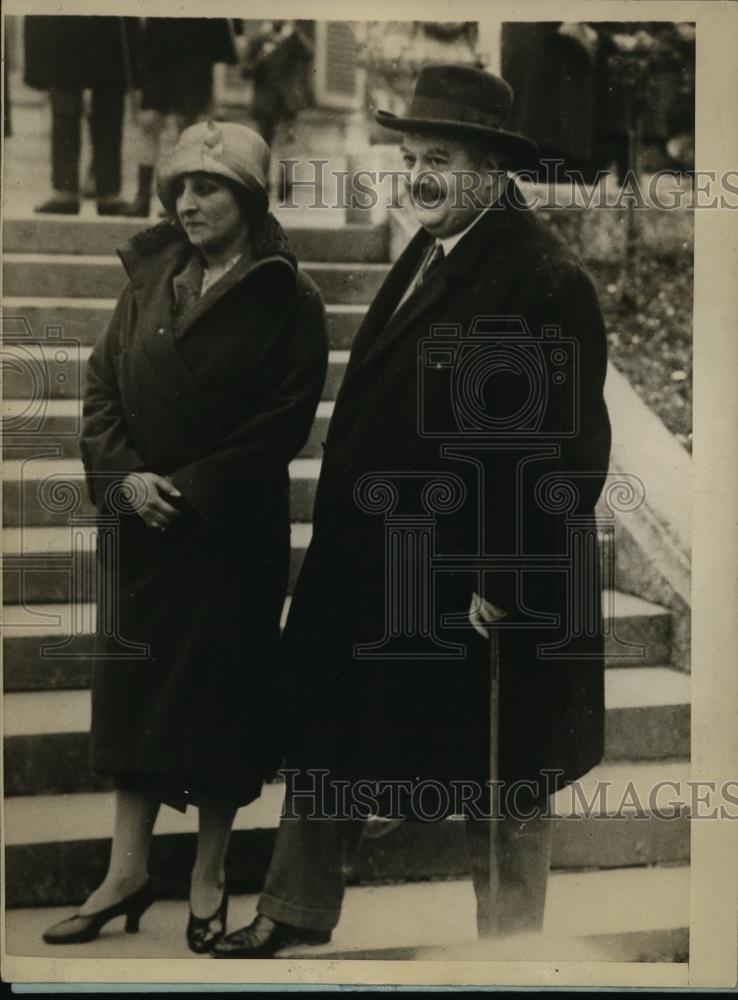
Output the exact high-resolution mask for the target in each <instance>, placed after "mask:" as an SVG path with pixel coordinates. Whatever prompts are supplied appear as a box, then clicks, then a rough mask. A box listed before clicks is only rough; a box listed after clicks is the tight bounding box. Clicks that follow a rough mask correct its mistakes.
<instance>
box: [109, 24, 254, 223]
mask: <svg viewBox="0 0 738 1000" xmlns="http://www.w3.org/2000/svg"><path fill="white" fill-rule="evenodd" d="M235 62H236V50H235V46H234V41H233V28H232V27H231V25H230V22H229V21H228V20H227V19H226V18H222V17H183V18H172V17H147V18H145V19H144V23H143V27H142V38H141V58H140V74H139V75H140V80H141V106H140V110H139V114H138V126H139V130H140V138H139V141H140V154H139V166H138V188H137V192H136V196H135V199H134V201H133V203H132V204H131V206H130V208H129V210H128V212H127V214H128V215H131V216H140V217H148V215H149V212H150V210H151V193H152V188H153V183H154V169H155V167H156V163H157V159H158V157H159V155H160V142H161V136H162V132H163V130H164V125H165V123H166V119H167V116H168V115H171V116H172V117H173V119H174V122H175V127H176V130H177V133H178V134H179V133H180V132H181V131H182V130H183V129H184V128H186V127H187V126H189V125H193V124H194V123H195V122H197V121H199V120H201V119H202V118H204V117H205V116H206V115H207V114H208V112H209V111H210V108H211V104H212V99H213V67H214V66H215V65H216V63H231V64H232V63H235ZM267 144H269V143H267Z"/></svg>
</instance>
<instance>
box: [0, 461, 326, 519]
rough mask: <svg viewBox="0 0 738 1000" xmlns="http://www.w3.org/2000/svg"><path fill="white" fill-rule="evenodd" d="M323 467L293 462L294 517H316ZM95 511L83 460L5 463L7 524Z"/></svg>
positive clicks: (306, 462)
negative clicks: (317, 487)
mask: <svg viewBox="0 0 738 1000" xmlns="http://www.w3.org/2000/svg"><path fill="white" fill-rule="evenodd" d="M319 471H320V460H319V459H317V458H298V459H295V461H293V462H292V463H291V464H290V475H291V479H292V501H291V502H292V517H293V519H294V520H296V521H310V519H311V517H312V511H313V501H314V499H315V487H316V485H317V481H318V473H319ZM93 513H94V510H93V507H92V505H91V503H90V502H89V499H88V497H87V491H86V487H85V484H84V476H83V469H82V463H81V461H72V460H70V459H47V458H34V459H29V460H26V461H21V460H10V461H6V462H5V463H4V480H3V525H5V526H7V527H18V526H20V525H23V526H24V527H50V526H53V525H57V526H63V525H65V524H69V521H70V517H71V516H72V515H74V516H88V515H91V514H93Z"/></svg>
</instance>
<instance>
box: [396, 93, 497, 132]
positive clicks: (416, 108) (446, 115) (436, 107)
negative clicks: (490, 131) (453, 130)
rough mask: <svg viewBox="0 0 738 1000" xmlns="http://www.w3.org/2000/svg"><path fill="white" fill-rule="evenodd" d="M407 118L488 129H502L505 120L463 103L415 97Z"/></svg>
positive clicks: (439, 98)
mask: <svg viewBox="0 0 738 1000" xmlns="http://www.w3.org/2000/svg"><path fill="white" fill-rule="evenodd" d="M405 117H407V118H428V119H434V118H435V119H440V120H444V121H456V122H458V123H459V125H485V126H486V127H487V128H502V127H503V125H504V124H505V122H504V120H503V119H502V118H500V117H499V116H498V115H493V114H490V113H489V112H486V111H482V110H481V109H479V108H474V107H470V105H468V104H462V103H461V101H448V100H446V98H444V97H421V96H417V95H416V96H415V97H413V99H412V101H411V102H410V107H409V109H408V111H407V112H406V115H405Z"/></svg>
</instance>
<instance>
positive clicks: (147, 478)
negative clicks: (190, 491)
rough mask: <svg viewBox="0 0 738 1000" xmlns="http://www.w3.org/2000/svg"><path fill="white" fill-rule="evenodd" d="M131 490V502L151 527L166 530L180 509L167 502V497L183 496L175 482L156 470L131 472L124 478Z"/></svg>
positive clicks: (124, 482) (127, 487)
mask: <svg viewBox="0 0 738 1000" xmlns="http://www.w3.org/2000/svg"><path fill="white" fill-rule="evenodd" d="M123 486H124V487H125V488H126V489H127V490H129V491H130V497H131V500H130V504H131V507H132V508H133V510H135V512H136V513H137V514H138V516H139V517H141V518H142V519H143V521H144V523H145V524H147V525H148V526H149V528H157V529H158V530H159V531H166V530H167V528H168V527H169V525H170V524H171V523H172V521H173V520H174V519H175V518H176V517H178V516H179V514H180V511H179V510H177V509H176V508H175V507H172V505H171V504H169V503H167V501H166V500H165V499H164V498H165V497H167V496H169V497H181V496H182V494H181V493H180V492H179V490H178V489H177V487H176V486H175V485H174V483H173V482H172V481H171V480H169V479H167V478H166V477H165V476H157V474H156V473H155V472H131V473H130V475H128V476H126V478H125V479H124V480H123Z"/></svg>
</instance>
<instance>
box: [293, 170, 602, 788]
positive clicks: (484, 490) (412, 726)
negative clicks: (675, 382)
mask: <svg viewBox="0 0 738 1000" xmlns="http://www.w3.org/2000/svg"><path fill="white" fill-rule="evenodd" d="M430 240H431V237H430V236H429V235H428V234H426V233H425V232H424V231H422V230H421V231H420V232H418V233H417V235H416V236H415V237H414V238H413V239H412V240H411V242H410V244H409V245H408V247H407V249H406V250H405V252H404V253H403V254H402V256H401V257H400V258H399V260H398V261H397V262H396V264H395V265H394V267H393V268H392V270H391V272H390V274H389V275H388V277H387V279H386V281H385V282H384V284H383V285H382V287H381V289H380V290H379V292H378V293H377V296H376V298H375V300H374V302H373V303H372V305H371V307H370V309H369V310H368V312H367V315H366V317H365V319H364V322H363V323H362V325H361V327H360V329H359V331H358V332H357V335H356V338H355V341H354V345H353V349H352V351H351V356H350V360H349V364H348V367H347V371H346V375H345V378H344V382H343V385H342V387H341V391H340V393H339V396H338V398H337V400H336V406H335V411H334V415H333V418H332V421H331V424H330V428H329V431H328V435H327V439H326V441H325V455H324V463H323V468H322V472H321V476H320V482H319V485H318V492H317V498H316V505H315V512H314V519H313V524H314V528H313V539H312V543H311V545H310V548H309V550H308V553H307V556H306V559H305V563H304V565H303V569H302V572H301V574H300V577H299V580H298V583H297V587H296V591H295V594H294V597H293V601H292V607H291V611H290V615H289V619H288V622H287V627H286V632H285V642H284V649H285V653H286V659H287V661H288V676H289V677H290V684H291V686H292V687H293V689H295V690H296V691H298V692H299V693H298V697H297V700H296V704H297V705H298V706H299V709H298V711H297V712H296V714H295V715H294V716H293V719H292V726H293V731H292V747H291V760H292V761H293V762H295V763H296V764H297V765H299V766H308V765H309V766H326V767H328V768H329V769H332V770H334V771H336V772H338V773H340V774H342V775H348V776H349V777H352V778H358V777H370V776H373V777H376V778H382V777H395V778H397V777H407V776H412V777H413V778H417V777H419V776H426V777H429V778H433V779H434V780H435V779H437V780H440V781H443V782H448V781H452V780H466V779H470V780H483V779H484V775H485V774H486V764H487V761H488V759H489V738H490V732H489V698H488V693H487V692H488V661H487V655H488V649H487V645H486V643H485V641H484V640H482V639H480V638H478V637H477V635H476V633H474V632H473V631H470V630H469V628H468V623H467V627H464V622H465V620H466V611H467V609H468V607H469V601H470V597H471V594H472V592H473V591H474V590H478V591H482V592H483V593H484V595H485V596H486V597H487V598H488V599H489V600H490V601H492V602H493V603H494V604H496V605H498V606H499V607H501V608H504V609H506V610H507V611H508V612H509V617H508V619H506V624H505V627H504V628H503V629H502V630H501V632H500V645H501V653H502V668H501V680H500V698H501V720H500V732H499V740H500V746H499V753H500V769H501V776H502V777H503V778H504V779H505V780H506V781H508V782H514V781H518V780H536V778H537V777H540V773H541V770H542V769H546V770H548V769H554V770H556V769H558V770H559V771H560V775H559V777H558V778H557V779H556V781H555V782H554V784H555V785H556V787H558V785H560V784H561V783H563V782H565V781H569V780H573V779H575V778H577V777H579V776H580V775H581V774H583V773H584V772H585V771H587V770H588V769H589V768H591V767H592V766H593V765H594V764H595V763H597V762H598V761H599V759H600V758H601V756H602V752H603V720H604V706H603V656H602V647H603V644H602V632H601V623H600V608H599V577H598V567H597V563H596V559H594V560H592V559H590V560H589V563H588V564H587V567H586V569H585V571H583V573H580V572H579V571H578V570H577V571H573V572H572V571H569V572H567V570H566V568H565V566H562V564H561V563H562V556H564V555H565V554H566V552H567V551H568V549H569V547H570V545H571V542H570V537H569V536H570V529H571V525H572V524H573V523H576V525H577V526H578V527H579V528H580V529H581V530H582V531H583V533H584V537H586V539H587V540H586V542H585V544H586V545H588V546H590V547H591V546H592V544H593V535H592V532H593V531H594V514H593V511H594V505H595V502H596V500H597V497H598V495H599V493H600V490H601V488H602V485H603V482H604V476H605V473H606V470H607V464H608V456H609V448H610V428H609V422H608V417H607V412H606V409H605V404H604V401H603V394H602V392H603V383H604V378H605V371H606V341H605V332H604V327H603V322H602V317H601V313H600V310H599V306H598V303H597V297H596V294H595V291H594V288H593V285H592V283H591V281H590V279H589V277H588V276H587V274H586V273H585V271H584V270H583V268H582V266H581V265H580V263H579V262H578V261H577V260H576V259H575V258H574V257H573V255H572V254H571V253H570V252H569V250H568V248H567V247H566V246H565V245H564V244H563V243H562V242H561V241H560V240H559V238H558V237H557V236H555V235H554V234H553V233H551V232H550V231H548V230H547V229H546V228H545V226H544V225H543V224H542V223H541V222H540V220H539V219H538V218H537V217H536V216H535V215H534V214H533V213H532V212H530V211H529V210H527V209H526V208H525V207H523V199H522V196H521V194H520V192H519V190H518V189H517V188H516V187H515V186H514V183H513V182H512V181H511V182H510V184H509V186H508V189H507V191H506V192H505V194H504V196H503V198H502V199H501V200H500V202H499V203H498V204H497V206H495V207H493V208H492V209H490V210H489V211H488V213H487V215H486V217H485V218H483V219H481V220H479V222H478V223H477V224H476V225H475V226H474V227H473V228H472V229H471V230H470V231H469V233H468V234H466V235H465V237H464V238H463V239H462V240H461V241H460V242H459V243H458V244H457V245H456V247H454V249H453V251H452V252H451V253H450V254H449V255H448V257H447V258H446V259H445V261H444V262H443V263H442V264H441V265H440V266H439V267H438V268H437V269H436V270H435V271H434V273H433V276H432V277H431V278H430V279H429V280H428V281H427V282H425V283H424V284H423V285H422V286H421V287H420V288H419V289H417V290H416V291H414V292H413V293H412V295H411V296H410V297H409V298H408V299H407V300H406V301H405V302H403V303H402V304H401V305H400V306H399V308H396V306H397V303H398V302H399V301H400V300H401V298H402V295H403V292H404V290H405V288H406V286H407V283H408V281H409V280H410V279H411V277H412V275H413V274H414V272H415V270H416V268H417V266H418V263H419V261H420V260H421V259H422V256H423V255H424V254H425V253H426V252H427V249H428V246H429V243H430ZM501 317H502V319H500V318H501ZM525 324H527V327H528V331H527V332H525ZM501 328H502V332H503V334H504V335H500V329H501ZM516 330H517V332H516ZM485 331H486V332H485ZM521 331H522V332H521ZM480 414H481V416H480ZM564 473H566V475H564ZM367 476H370V477H372V476H373V477H374V478H373V479H372V480H369V481H368V480H367V479H366V478H365V477H367ZM434 482H435V484H436V485H435V486H434V485H433V483H434ZM480 483H481V484H482V485H481V486H480ZM426 487H427V489H426ZM459 495H461V496H462V499H461V500H460V499H459ZM423 515H425V522H424V523H425V527H423ZM402 516H407V517H410V518H414V519H415V523H416V525H417V527H416V529H414V530H415V536H416V540H415V541H413V540H412V539H411V538H410V535H412V532H411V531H406V532H405V534H404V535H403V534H402V530H403V525H402V523H401V522H400V521H399V520H397V519H398V518H400V517H402ZM572 518H574V519H576V521H575V522H573V521H572ZM393 519H394V523H393V524H391V522H393ZM406 525H407V522H406ZM395 529H396V530H395ZM393 530H395V534H394V535H392V531H393ZM424 532H425V534H424ZM421 536H422V538H421ZM393 546H395V549H394V550H393V548H392V547H393ZM397 546H400V548H402V547H403V546H404V547H405V548H404V550H403V551H404V556H403V559H404V562H403V565H404V567H405V568H404V569H403V570H402V572H403V573H407V574H410V575H411V576H413V575H414V583H413V584H412V585H411V586H410V587H409V588H405V590H404V591H403V586H402V581H401V580H400V581H399V582H398V577H397V574H396V573H394V571H393V570H390V568H389V567H390V563H391V560H392V558H393V555H394V556H395V557H396V556H397ZM427 553H431V554H432V558H433V560H435V561H436V565H437V566H440V565H441V564H442V563H443V560H444V559H445V560H446V568H445V569H444V570H442V571H438V572H435V573H434V574H433V577H432V581H431V582H430V583H429V582H428V579H429V578H428V574H427V573H426V572H425V570H424V566H425V565H426V563H427V559H426V554H427ZM466 556H476V557H477V563H476V564H475V566H474V567H472V568H470V563H469V561H468V560H467V562H466V563H465V562H464V557H466ZM521 557H522V558H523V560H524V563H525V565H529V569H528V570H525V571H523V570H521V565H520V558H521ZM516 559H517V560H518V562H517V563H516V562H515V561H516ZM557 560H558V561H557ZM400 561H401V562H402V561H403V560H402V559H401V560H400ZM393 573H394V575H393ZM572 578H574V580H575V581H576V584H577V586H579V587H580V596H581V594H586V596H587V598H588V605H587V614H588V620H589V626H588V628H587V629H585V630H582V629H579V630H578V632H579V633H582V634H577V635H576V636H573V637H572V636H570V635H569V634H568V630H569V623H570V621H571V619H572V618H573V617H574V612H573V611H572V610H571V604H570V598H569V597H568V594H569V593H570V592H571V584H572ZM424 586H428V587H430V593H431V597H432V599H433V607H432V609H431V611H430V612H429V615H430V619H429V620H430V621H431V622H432V624H433V628H434V630H435V635H434V636H433V637H431V640H430V641H429V640H428V636H427V634H426V635H425V636H423V634H422V633H423V628H422V627H419V626H418V621H417V620H416V619H412V614H413V613H416V614H418V615H421V614H425V612H421V611H420V610H419V609H418V608H417V607H416V608H415V611H414V612H413V611H412V609H410V608H409V606H407V607H404V611H403V607H400V608H399V610H398V606H399V605H398V600H399V601H400V603H401V601H402V600H406V599H407V594H408V593H419V592H420V590H422V588H423V587H424ZM393 588H395V590H396V591H399V592H401V593H405V598H398V599H396V598H395V597H393V596H392V595H393V593H394V591H393ZM568 602H569V603H568ZM409 603H410V604H412V601H410V602H409ZM403 615H404V617H403ZM444 615H456V620H455V622H453V621H450V620H449V619H448V618H445V619H444V618H443V616H444ZM393 616H394V617H393ZM398 616H399V619H400V621H399V624H398ZM408 616H409V617H408ZM408 621H410V629H409V631H410V632H413V629H414V632H413V635H412V636H411V637H408V636H407V635H404V634H403V631H404V632H405V633H407V631H408V627H407V623H408ZM393 631H394V633H395V635H394V638H392V633H393ZM569 631H570V630H569ZM427 632H428V629H426V633H427ZM583 633H586V634H583ZM386 636H390V638H392V641H391V642H389V643H385V645H384V647H381V648H379V649H378V647H377V643H381V642H382V640H383V638H385V637H386ZM439 642H440V643H441V644H444V643H446V644H447V645H449V646H452V647H461V648H462V649H463V652H462V653H461V654H459V655H455V654H454V655H452V654H451V652H450V651H449V650H448V649H446V650H445V652H443V651H442V655H438V656H437V655H435V654H436V653H437V652H438V644H439ZM557 642H558V643H560V644H561V646H560V649H561V653H560V655H548V656H545V655H541V649H540V646H541V644H542V643H544V644H548V645H549V646H550V645H551V644H555V643H557ZM372 644H374V650H375V653H376V655H374V656H371V655H370V656H367V655H366V649H367V648H371V647H372ZM403 644H404V645H403ZM357 647H363V651H361V650H359V649H357ZM446 653H448V654H449V655H446ZM549 654H550V650H549ZM413 657H415V658H413Z"/></svg>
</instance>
